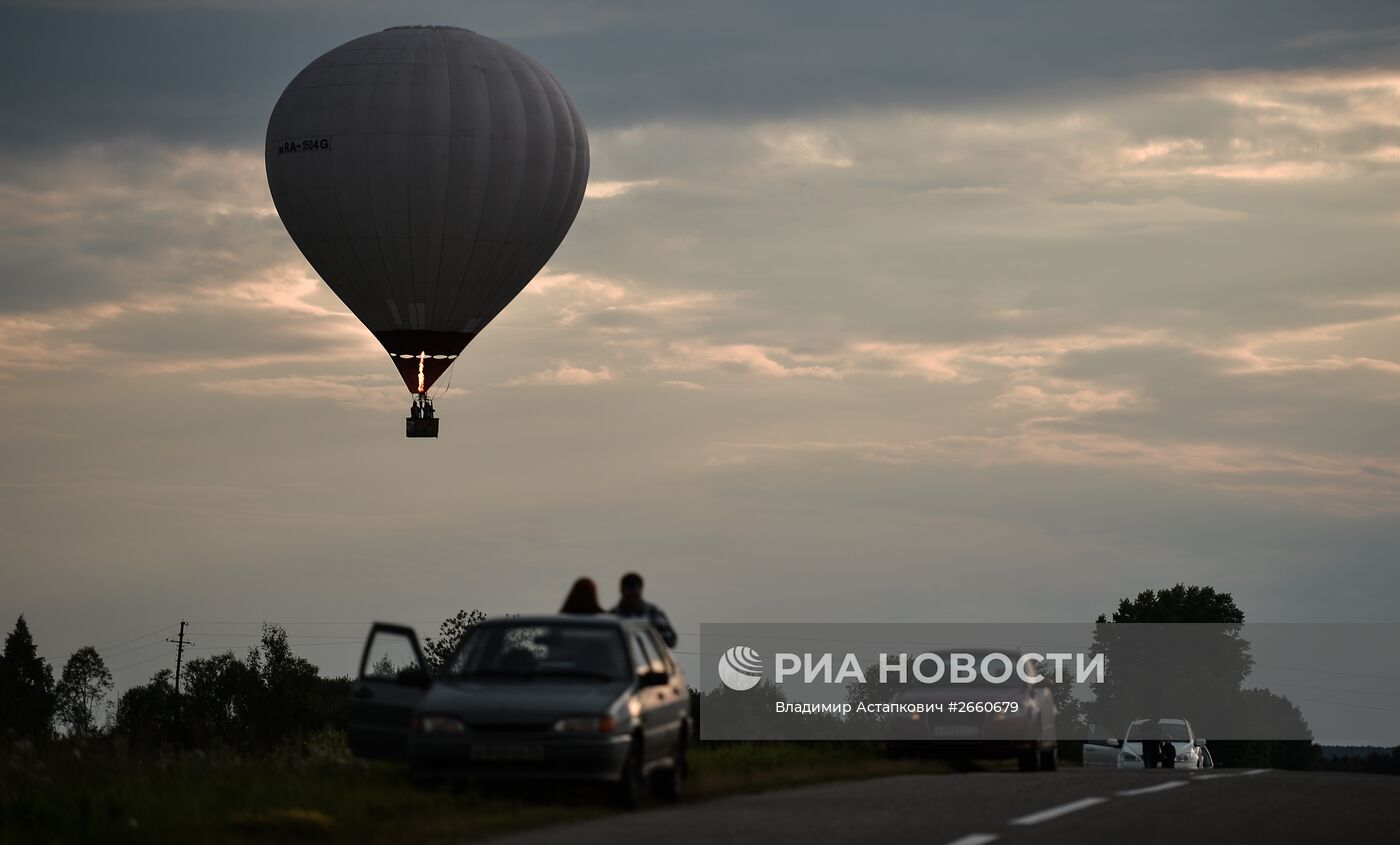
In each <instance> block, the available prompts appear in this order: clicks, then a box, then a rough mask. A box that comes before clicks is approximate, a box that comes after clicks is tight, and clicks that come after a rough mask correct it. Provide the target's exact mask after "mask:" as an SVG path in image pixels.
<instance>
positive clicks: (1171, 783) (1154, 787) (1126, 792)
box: [1115, 780, 1190, 798]
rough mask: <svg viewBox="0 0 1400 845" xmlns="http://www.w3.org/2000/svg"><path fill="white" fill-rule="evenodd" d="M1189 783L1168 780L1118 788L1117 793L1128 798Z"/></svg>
mask: <svg viewBox="0 0 1400 845" xmlns="http://www.w3.org/2000/svg"><path fill="white" fill-rule="evenodd" d="M1188 783H1190V781H1187V780H1169V781H1167V782H1166V783H1155V784H1153V785H1152V786H1139V787H1138V788H1137V789H1120V790H1118V792H1117V793H1115V794H1117V795H1120V796H1122V797H1124V798H1128V797H1130V796H1133V795H1147V794H1149V793H1152V792H1165V791H1166V790H1168V789H1176V788H1177V787H1178V786H1185V785H1186V784H1188Z"/></svg>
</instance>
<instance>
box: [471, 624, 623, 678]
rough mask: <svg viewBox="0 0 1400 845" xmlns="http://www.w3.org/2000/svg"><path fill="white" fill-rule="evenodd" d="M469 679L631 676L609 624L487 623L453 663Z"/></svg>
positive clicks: (616, 636) (620, 639)
mask: <svg viewBox="0 0 1400 845" xmlns="http://www.w3.org/2000/svg"><path fill="white" fill-rule="evenodd" d="M447 674H449V675H454V676H458V677H468V678H504V679H517V680H519V679H530V678H540V677H551V678H578V679H581V680H595V681H621V680H626V679H627V678H628V677H630V676H631V671H630V667H629V666H628V664H627V657H626V653H625V652H624V651H623V647H622V636H621V635H620V634H619V633H618V630H617V629H616V628H614V627H611V626H605V625H570V624H567V623H563V624H530V625H482V626H480V627H478V628H477V629H476V630H475V631H473V632H472V633H471V635H470V636H468V637H467V640H466V642H465V643H463V644H462V647H461V648H460V649H458V650H457V653H456V654H454V655H453V656H452V660H451V661H450V662H449V663H448V666H447Z"/></svg>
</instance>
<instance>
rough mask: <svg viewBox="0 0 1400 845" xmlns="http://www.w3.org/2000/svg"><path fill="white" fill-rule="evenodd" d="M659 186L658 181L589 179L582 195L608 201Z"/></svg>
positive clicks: (659, 181)
mask: <svg viewBox="0 0 1400 845" xmlns="http://www.w3.org/2000/svg"><path fill="white" fill-rule="evenodd" d="M659 184H661V180H660V179H633V180H631V181H627V180H621V179H618V180H612V181H607V180H600V179H590V180H588V188H587V189H586V190H585V191H584V194H583V195H584V197H586V198H587V199H599V200H610V199H613V198H615V197H620V196H623V195H624V194H630V193H631V192H633V191H635V190H638V189H640V188H650V187H653V186H655V185H659Z"/></svg>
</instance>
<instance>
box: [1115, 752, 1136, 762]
mask: <svg viewBox="0 0 1400 845" xmlns="http://www.w3.org/2000/svg"><path fill="white" fill-rule="evenodd" d="M1118 759H1119V760H1122V761H1123V762H1124V763H1141V762H1142V758H1141V757H1139V756H1137V755H1136V754H1134V753H1133V752H1131V751H1124V752H1123V753H1122V754H1119V755H1118Z"/></svg>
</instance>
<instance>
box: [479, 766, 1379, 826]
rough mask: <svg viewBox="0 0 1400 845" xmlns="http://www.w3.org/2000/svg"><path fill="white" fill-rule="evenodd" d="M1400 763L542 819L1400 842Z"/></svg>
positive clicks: (917, 778) (1118, 777) (899, 788)
mask: <svg viewBox="0 0 1400 845" xmlns="http://www.w3.org/2000/svg"><path fill="white" fill-rule="evenodd" d="M1397 807H1400V777H1387V776H1380V775H1350V774H1336V773H1322V772H1282V771H1269V770H1259V769H1213V770H1207V771H1205V772H1201V773H1192V774H1188V773H1186V772H1174V771H1171V770H1152V771H1142V770H1138V771H1124V772H1119V771H1097V770H1091V771H1084V770H1076V769H1070V770H1062V771H1059V772H1053V773H1052V772H1045V773H1039V774H1021V773H1018V772H986V773H973V774H961V775H909V776H904V777H893V778H881V779H878V780H867V781H859V782H854V783H833V784H825V785H821V786H812V787H803V788H800V789H789V790H782V791H777V792H768V793H762V794H757V795H743V796H737V797H733V798H724V799H719V800H715V801H707V802H697V803H695V804H688V805H682V806H678V807H669V808H662V809H652V810H645V811H642V812H638V813H630V814H615V815H610V816H607V817H603V818H599V819H594V820H592V821H587V822H582V823H578V824H571V825H565V826H560V827H551V828H542V829H538V830H532V831H527V832H524V833H519V834H515V835H512V836H507V837H504V838H500V839H496V840H493V842H495V843H497V845H527V843H554V842H569V843H577V845H587V843H599V845H603V843H606V845H617V843H619V842H657V843H677V844H678V845H683V843H715V842H723V843H726V844H727V845H728V843H755V845H772V843H775V842H800V843H803V845H818V843H829V842H859V843H868V842H880V841H884V842H906V841H907V842H918V843H920V845H984V843H989V842H996V843H999V844H1000V843H1030V842H1037V843H1059V842H1063V843H1075V845H1087V844H1088V843H1115V845H1116V843H1157V842H1162V843H1165V842H1172V843H1181V842H1189V843H1212V842H1222V843H1232V845H1233V843H1240V842H1279V843H1293V842H1363V841H1380V842H1395V841H1397V840H1398V839H1400V837H1397V827H1400V814H1397V813H1396V808H1397Z"/></svg>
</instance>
